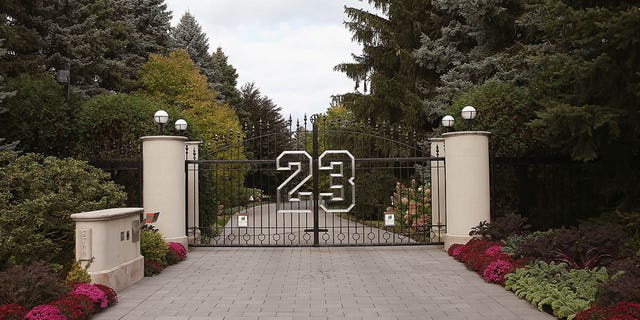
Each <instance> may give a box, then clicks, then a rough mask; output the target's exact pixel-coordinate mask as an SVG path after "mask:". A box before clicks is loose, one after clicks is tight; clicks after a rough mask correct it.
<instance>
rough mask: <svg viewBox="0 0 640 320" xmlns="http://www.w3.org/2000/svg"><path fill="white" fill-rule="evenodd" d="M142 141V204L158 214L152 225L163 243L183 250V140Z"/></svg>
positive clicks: (184, 236)
mask: <svg viewBox="0 0 640 320" xmlns="http://www.w3.org/2000/svg"><path fill="white" fill-rule="evenodd" d="M140 139H141V140H142V179H143V180H142V188H143V189H142V205H143V207H144V210H145V212H147V213H148V212H157V211H159V212H160V216H159V217H158V221H157V222H155V223H154V225H155V226H156V227H157V228H158V229H159V230H160V233H162V235H163V236H164V238H165V240H166V241H168V242H169V241H170V242H179V243H181V244H182V245H184V246H185V248H186V247H187V245H188V243H187V234H186V219H185V205H186V202H185V201H186V194H185V193H186V190H185V170H184V166H185V164H184V161H185V142H186V140H187V138H186V137H175V136H148V137H142V138H140Z"/></svg>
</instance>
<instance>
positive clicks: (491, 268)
mask: <svg viewBox="0 0 640 320" xmlns="http://www.w3.org/2000/svg"><path fill="white" fill-rule="evenodd" d="M513 269H514V266H513V264H511V262H509V261H505V260H496V261H494V262H492V263H490V264H489V265H488V266H487V268H485V269H484V272H483V274H482V279H484V281H486V282H489V283H497V284H500V285H503V284H504V276H505V275H506V274H508V273H510V272H512V271H513Z"/></svg>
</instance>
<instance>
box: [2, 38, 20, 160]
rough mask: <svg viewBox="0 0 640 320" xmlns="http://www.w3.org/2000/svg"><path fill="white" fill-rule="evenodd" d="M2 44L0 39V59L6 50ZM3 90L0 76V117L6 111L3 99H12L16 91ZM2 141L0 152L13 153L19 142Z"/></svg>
mask: <svg viewBox="0 0 640 320" xmlns="http://www.w3.org/2000/svg"><path fill="white" fill-rule="evenodd" d="M3 42H4V40H2V39H0V57H3V56H4V55H5V54H6V53H7V50H6V49H5V48H3V46H2V45H3ZM3 89H4V77H3V76H1V75H0V115H2V114H3V113H5V112H7V111H8V109H7V108H4V107H3V106H2V102H3V101H4V99H6V98H9V97H13V96H14V95H15V94H16V91H4V90H3ZM4 141H5V138H3V137H0V151H10V152H13V151H14V150H15V148H16V146H17V145H18V143H19V141H13V142H11V143H9V144H3V143H4Z"/></svg>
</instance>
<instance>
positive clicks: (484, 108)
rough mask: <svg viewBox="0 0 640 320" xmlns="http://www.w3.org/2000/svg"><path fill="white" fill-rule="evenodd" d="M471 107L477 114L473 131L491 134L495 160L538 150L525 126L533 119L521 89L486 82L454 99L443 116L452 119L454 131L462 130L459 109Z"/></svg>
mask: <svg viewBox="0 0 640 320" xmlns="http://www.w3.org/2000/svg"><path fill="white" fill-rule="evenodd" d="M467 105H471V106H474V107H475V108H476V110H477V111H478V117H477V118H476V119H475V120H474V122H473V128H476V129H480V130H486V131H489V132H491V149H492V151H493V152H494V153H495V155H496V156H509V157H514V156H524V155H528V154H531V153H534V152H535V151H539V150H537V149H540V148H542V147H541V146H538V145H537V144H536V141H535V140H534V138H533V133H534V132H533V130H532V129H531V128H530V127H529V126H527V123H529V122H530V121H531V120H533V119H534V118H535V113H534V111H535V108H536V105H535V103H534V98H533V96H532V95H531V94H530V93H529V90H528V89H527V88H525V87H518V86H516V85H513V84H510V83H505V82H495V81H492V82H487V83H485V84H483V85H479V86H476V87H474V88H473V89H470V90H469V91H466V92H465V93H463V94H461V95H460V96H458V97H457V98H456V99H455V100H454V101H453V104H452V105H451V107H449V109H448V111H447V114H450V115H453V116H454V117H455V118H456V119H459V120H457V121H456V122H455V125H454V128H455V130H458V131H462V130H466V123H465V122H464V120H463V119H462V117H461V116H460V111H461V110H462V108H463V107H465V106H467Z"/></svg>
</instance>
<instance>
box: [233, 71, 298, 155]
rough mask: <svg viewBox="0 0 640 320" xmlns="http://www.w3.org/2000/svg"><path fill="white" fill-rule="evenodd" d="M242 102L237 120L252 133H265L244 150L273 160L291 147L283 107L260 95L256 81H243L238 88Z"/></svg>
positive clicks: (257, 134)
mask: <svg viewBox="0 0 640 320" xmlns="http://www.w3.org/2000/svg"><path fill="white" fill-rule="evenodd" d="M240 92H241V98H242V102H241V104H240V110H242V112H241V114H243V115H245V118H241V119H240V121H241V122H242V123H244V126H245V127H246V128H247V129H246V131H247V132H248V133H250V134H252V135H253V136H265V138H264V140H262V141H257V142H259V143H251V144H248V145H247V151H248V152H249V153H250V154H252V155H253V157H254V158H255V159H275V158H276V157H277V156H278V155H279V154H280V153H281V152H282V151H284V150H286V149H287V148H288V147H289V146H290V143H291V141H290V135H289V128H288V122H287V121H285V120H284V118H283V117H282V115H281V113H280V112H281V111H282V109H281V108H280V107H278V106H277V105H276V104H275V103H274V102H273V101H272V100H271V99H269V97H267V96H264V95H262V93H260V89H258V87H256V85H255V83H253V82H252V83H246V84H244V85H243V86H242V88H241V89H240ZM267 135H268V136H267Z"/></svg>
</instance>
